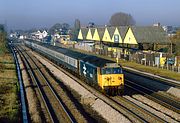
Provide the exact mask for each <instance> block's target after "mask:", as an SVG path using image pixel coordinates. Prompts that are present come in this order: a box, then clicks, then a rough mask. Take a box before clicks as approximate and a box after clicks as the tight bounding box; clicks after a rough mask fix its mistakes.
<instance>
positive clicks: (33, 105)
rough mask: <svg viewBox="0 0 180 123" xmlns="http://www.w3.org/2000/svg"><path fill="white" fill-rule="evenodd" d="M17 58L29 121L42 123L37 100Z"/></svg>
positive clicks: (20, 61) (19, 59)
mask: <svg viewBox="0 0 180 123" xmlns="http://www.w3.org/2000/svg"><path fill="white" fill-rule="evenodd" d="M17 57H18V61H19V64H20V68H21V73H22V79H23V83H24V87H25V92H26V98H27V102H28V109H29V110H28V111H29V114H30V117H31V121H32V122H39V123H41V122H42V118H41V116H40V112H39V110H38V109H39V108H38V107H39V104H38V99H37V98H34V97H36V94H35V92H34V90H33V89H32V85H31V83H30V82H29V79H28V74H27V72H26V70H25V69H24V65H23V63H22V60H21V58H20V57H19V55H17Z"/></svg>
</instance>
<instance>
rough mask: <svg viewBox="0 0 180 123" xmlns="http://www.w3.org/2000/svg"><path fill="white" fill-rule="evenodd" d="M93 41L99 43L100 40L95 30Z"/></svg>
mask: <svg viewBox="0 0 180 123" xmlns="http://www.w3.org/2000/svg"><path fill="white" fill-rule="evenodd" d="M93 40H95V41H100V38H99V34H98V31H97V29H95V32H94V35H93Z"/></svg>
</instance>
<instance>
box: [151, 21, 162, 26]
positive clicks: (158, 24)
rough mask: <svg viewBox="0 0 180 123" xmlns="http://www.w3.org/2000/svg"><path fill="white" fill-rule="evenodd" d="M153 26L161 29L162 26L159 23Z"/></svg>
mask: <svg viewBox="0 0 180 123" xmlns="http://www.w3.org/2000/svg"><path fill="white" fill-rule="evenodd" d="M153 26H154V27H160V26H161V23H159V22H158V23H155V24H153Z"/></svg>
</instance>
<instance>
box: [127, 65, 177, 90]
mask: <svg viewBox="0 0 180 123" xmlns="http://www.w3.org/2000/svg"><path fill="white" fill-rule="evenodd" d="M124 72H125V73H130V74H134V75H136V76H139V77H143V78H147V79H148V80H152V81H156V82H157V83H161V84H165V85H167V86H171V87H175V88H180V82H178V81H173V80H172V81H168V79H165V78H161V77H159V76H155V75H153V76H151V75H148V74H146V73H143V72H140V71H137V72H136V71H132V70H130V69H127V68H124ZM139 72H140V73H139Z"/></svg>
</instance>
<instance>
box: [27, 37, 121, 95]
mask: <svg viewBox="0 0 180 123" xmlns="http://www.w3.org/2000/svg"><path fill="white" fill-rule="evenodd" d="M24 43H25V45H26V46H28V47H30V48H32V49H34V50H36V51H38V52H40V53H41V54H43V55H45V56H46V57H48V58H49V59H51V60H53V61H54V62H56V63H57V64H60V65H63V66H64V67H65V68H67V69H69V70H71V71H72V72H75V73H77V74H78V75H80V76H81V77H83V78H85V79H86V80H87V81H89V82H90V83H92V84H93V85H97V86H99V87H100V88H101V90H102V91H104V92H105V93H107V94H110V95H119V94H122V93H123V90H124V74H123V71H122V67H121V65H119V64H117V63H116V62H114V61H111V60H107V59H103V58H99V57H96V56H93V55H87V54H83V53H80V52H77V51H72V50H70V49H67V48H62V47H57V46H52V45H49V44H45V43H41V42H35V41H29V40H26V41H24Z"/></svg>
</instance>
